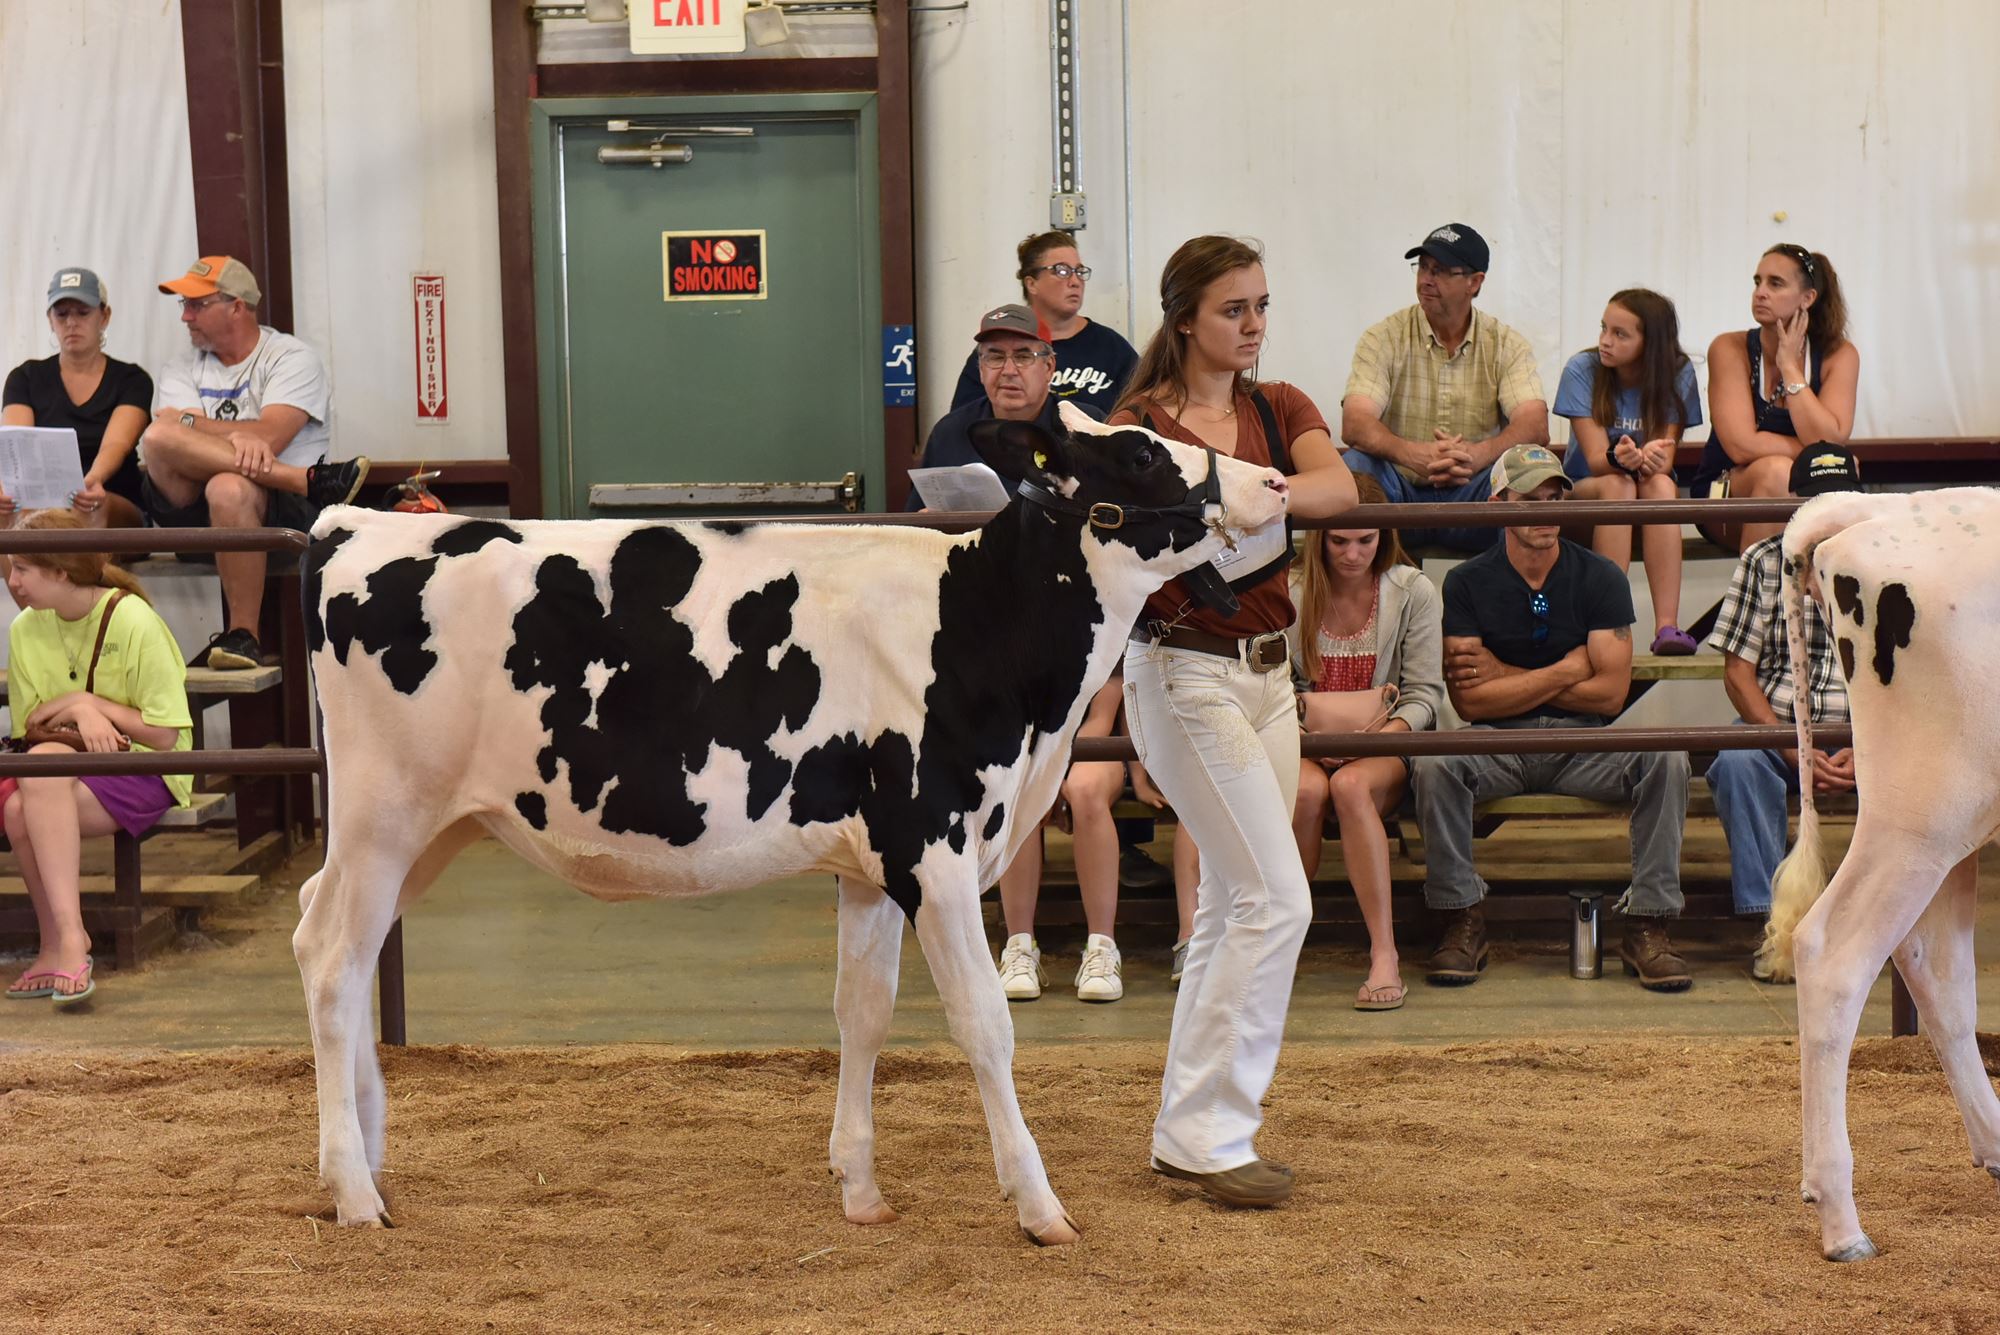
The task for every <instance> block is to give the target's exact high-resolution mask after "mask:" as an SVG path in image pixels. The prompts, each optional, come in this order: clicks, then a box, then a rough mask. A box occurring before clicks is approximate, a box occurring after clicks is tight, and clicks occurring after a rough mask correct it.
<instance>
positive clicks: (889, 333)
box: [882, 324, 917, 408]
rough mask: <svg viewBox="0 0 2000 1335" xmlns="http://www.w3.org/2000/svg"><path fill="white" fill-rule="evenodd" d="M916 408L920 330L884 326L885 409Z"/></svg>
mask: <svg viewBox="0 0 2000 1335" xmlns="http://www.w3.org/2000/svg"><path fill="white" fill-rule="evenodd" d="M916 405H917V327H916V326H915V325H912V324H885V325H883V326H882V406H883V407H885V408H914V407H916Z"/></svg>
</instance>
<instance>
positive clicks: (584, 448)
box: [536, 94, 883, 517]
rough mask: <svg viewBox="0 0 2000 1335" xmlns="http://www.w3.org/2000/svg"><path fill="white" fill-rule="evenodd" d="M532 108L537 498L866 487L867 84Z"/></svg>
mask: <svg viewBox="0 0 2000 1335" xmlns="http://www.w3.org/2000/svg"><path fill="white" fill-rule="evenodd" d="M536 116H537V122H538V124H537V131H538V132H537V134H536V146H537V155H536V157H537V161H536V168H537V189H536V198H537V203H538V210H537V213H538V216H537V219H536V244H537V250H538V255H539V256H540V257H541V260H542V263H541V264H540V265H539V266H538V283H537V287H538V291H537V303H538V306H539V315H540V321H539V324H540V331H541V335H542V339H541V356H540V365H541V379H542V385H541V401H542V405H543V434H542V439H543V442H544V446H543V472H544V481H545V484H546V491H545V494H546V495H547V496H548V498H549V501H548V506H547V509H548V512H549V514H550V515H551V516H554V517H588V516H593V515H606V514H648V513H651V514H659V513H665V512H671V511H675V510H682V509H687V508H690V507H695V508H719V509H727V510H735V511H744V510H763V511H770V512H773V513H786V512H799V511H810V510H824V509H828V508H840V507H841V506H842V505H843V504H845V505H846V508H861V509H867V508H870V503H871V502H872V503H873V505H874V506H875V507H877V508H879V506H880V504H881V499H882V491H883V487H882V479H881V477H880V473H881V459H882V388H881V386H882V373H881V365H880V360H879V357H880V351H881V345H882V344H881V340H882V335H881V320H880V315H879V311H880V308H881V288H880V282H879V277H878V275H879V272H880V229H879V226H878V225H877V222H876V218H877V199H878V193H877V191H878V186H877V181H876V174H875V128H874V98H873V97H872V96H870V95H858V94H857V95H826V94H822V95H810V96H792V97H760V98H671V99H662V98H648V99H620V100H618V101H615V102H614V101H606V102H589V103H577V102H569V101H546V102H542V103H538V104H537V107H536ZM615 121H616V122H627V123H631V124H636V125H639V126H643V127H644V128H643V129H613V128H610V124H611V122H615ZM701 130H711V131H735V132H736V133H707V134H704V133H699V132H698V131H701ZM743 130H748V131H750V133H749V134H747V135H745V134H742V133H741V132H742V131H743ZM655 145H657V146H658V149H659V150H661V152H660V156H662V157H664V158H669V159H672V158H678V157H679V156H681V154H680V149H681V148H682V147H683V146H684V147H685V149H686V152H687V160H685V161H673V160H669V161H665V162H663V163H662V165H659V166H653V165H649V164H648V162H647V161H646V160H645V158H646V157H647V155H649V154H651V153H653V152H654V146H655ZM607 149H608V150H611V152H610V153H609V154H606V153H605V150H607ZM606 157H609V158H610V159H612V160H610V161H607V160H605V158H606ZM635 157H636V158H637V159H638V160H636V161H635V160H633V159H634V158H635ZM620 158H623V159H625V160H624V161H619V160H618V159H620ZM759 234H761V236H760V235H759ZM670 237H677V238H679V239H678V240H676V241H671V242H670V241H669V239H668V238H670ZM718 238H720V240H718ZM690 247H692V248H693V249H692V253H690V249H689V248H690ZM739 248H740V253H738V252H739ZM723 259H728V260H731V261H734V263H732V264H730V265H729V266H728V267H726V268H724V267H716V266H720V265H721V263H722V260H723ZM691 260H692V262H693V263H694V264H696V265H697V269H696V270H690V269H689V268H688V267H686V266H687V265H688V264H689V263H690V261H691ZM756 261H761V262H760V263H758V262H756ZM675 274H678V275H679V276H678V277H677V278H676V277H674V276H673V275H675ZM871 474H873V475H874V476H872V477H871ZM857 502H858V506H857Z"/></svg>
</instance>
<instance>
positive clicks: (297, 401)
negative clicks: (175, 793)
mask: <svg viewBox="0 0 2000 1335" xmlns="http://www.w3.org/2000/svg"><path fill="white" fill-rule="evenodd" d="M160 291H162V292H165V293H167V294H168V295H170V296H176V297H179V298H180V302H181V323H182V324H183V325H185V326H187V331H188V341H189V342H190V343H192V344H193V347H192V348H190V349H189V351H188V352H187V353H186V354H184V355H183V356H181V357H179V358H176V359H175V360H174V361H173V362H171V363H169V364H168V365H167V367H166V368H165V369H164V370H163V371H162V372H161V373H160V383H159V391H158V394H157V396H156V398H155V400H154V405H153V424H152V426H150V427H148V428H147V430H146V436H145V440H144V442H143V444H142V446H141V450H140V454H141V459H142V463H143V465H144V467H145V473H146V475H145V479H144V481H143V483H142V484H141V494H142V495H143V497H144V499H145V502H146V511H147V513H148V514H149V515H150V516H151V517H152V520H153V522H154V523H155V524H158V525H159V526H161V527H162V528H205V527H209V526H211V525H212V526H214V527H217V528H258V527H261V526H264V525H267V524H268V525H271V526H273V527H279V528H296V529H309V528H311V527H312V523H313V520H314V519H316V518H318V516H319V512H320V511H321V510H322V509H323V508H325V507H326V506H329V505H344V504H346V503H347V502H349V501H351V500H353V499H354V494H355V493H356V492H357V491H359V490H360V489H361V482H362V479H363V478H365V477H366V476H367V475H368V460H367V458H366V457H365V456H364V457H358V458H354V459H349V460H346V461H344V462H341V463H328V462H326V453H327V443H328V435H329V433H328V431H327V422H326V419H327V404H328V398H329V393H330V391H329V386H328V383H327V375H326V364H325V363H324V362H322V361H321V360H320V356H319V354H318V353H317V352H314V351H313V350H312V348H310V347H308V346H307V345H306V344H305V343H303V342H301V341H300V340H298V339H296V338H294V337H292V336H291V335H290V334H281V333H279V332H278V331H277V330H275V329H273V328H271V327H270V326H269V325H265V324H260V323H259V322H258V319H257V303H258V302H259V301H260V300H261V299H262V293H261V292H259V290H258V288H257V279H256V276H255V275H253V274H252V273H251V272H250V270H249V268H248V266H246V265H245V264H244V263H243V262H242V261H241V260H235V259H231V258H230V257H229V256H227V255H210V256H206V257H204V258H202V259H199V260H196V261H195V262H194V264H193V265H192V266H191V267H190V268H189V269H188V271H187V272H186V273H185V274H183V275H182V276H181V277H179V278H174V279H169V280H168V281H167V282H164V283H161V284H160ZM264 564H265V557H264V553H262V552H218V553H217V554H216V558H215V569H216V573H217V574H218V575H219V576H221V578H222V599H223V602H224V604H225V605H226V606H227V609H228V616H229V624H228V625H227V626H225V627H224V628H223V629H222V631H221V633H219V634H217V635H216V636H214V637H213V638H211V639H210V640H209V642H208V645H207V647H206V648H205V649H203V650H202V652H201V653H199V654H197V655H196V656H195V665H196V666H200V665H201V664H203V663H206V664H207V666H209V667H212V668H252V667H256V666H258V664H260V663H261V662H262V661H263V651H262V649H261V648H260V647H259V645H258V643H257V629H258V627H257V614H258V610H259V609H260V607H261V606H262V604H263V601H264Z"/></svg>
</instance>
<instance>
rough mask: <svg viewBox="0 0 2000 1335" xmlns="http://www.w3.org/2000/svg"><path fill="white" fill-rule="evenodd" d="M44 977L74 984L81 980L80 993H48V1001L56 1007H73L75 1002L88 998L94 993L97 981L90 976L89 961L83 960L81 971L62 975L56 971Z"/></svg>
mask: <svg viewBox="0 0 2000 1335" xmlns="http://www.w3.org/2000/svg"><path fill="white" fill-rule="evenodd" d="M46 976H47V977H49V978H60V979H63V980H64V981H65V982H71V983H74V982H76V981H77V980H78V979H79V978H80V979H82V980H83V990H82V991H81V992H56V991H53V990H51V991H50V993H49V1000H50V1001H52V1002H54V1003H55V1004H56V1005H58V1006H74V1005H76V1003H77V1002H79V1001H82V1000H83V999H84V998H85V997H87V996H89V995H90V994H91V993H92V992H95V991H96V990H97V980H96V979H95V978H92V977H91V976H90V961H89V960H85V961H84V962H83V967H82V968H81V969H78V970H76V971H75V972H74V973H64V972H62V971H61V970H60V969H58V970H55V971H53V972H51V973H49V974H47V975H46Z"/></svg>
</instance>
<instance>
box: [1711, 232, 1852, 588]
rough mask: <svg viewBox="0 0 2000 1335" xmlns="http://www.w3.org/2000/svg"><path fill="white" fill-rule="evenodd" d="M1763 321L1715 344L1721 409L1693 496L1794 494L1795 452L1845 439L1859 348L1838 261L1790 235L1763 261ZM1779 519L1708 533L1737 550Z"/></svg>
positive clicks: (1772, 529) (1714, 400) (1757, 300)
mask: <svg viewBox="0 0 2000 1335" xmlns="http://www.w3.org/2000/svg"><path fill="white" fill-rule="evenodd" d="M1750 313H1751V315H1752V316H1753V317H1755V319H1756V321H1757V323H1756V325H1755V326H1754V327H1753V328H1751V329H1750V330H1748V331H1747V332H1745V333H1741V334H1722V335H1719V336H1718V337H1717V338H1716V340H1715V342H1713V343H1711V344H1709V347H1708V404H1709V408H1710V409H1711V410H1712V411H1713V412H1714V413H1715V429H1714V431H1712V432H1711V433H1710V434H1709V438H1708V449H1707V451H1706V452H1705V453H1704V454H1703V455H1702V458H1701V467H1700V468H1699V469H1697V470H1696V472H1695V477H1694V481H1693V483H1692V484H1690V487H1689V490H1690V491H1691V493H1692V494H1693V495H1695V496H1702V497H1706V496H1714V495H1727V496H1787V495H1790V494H1791V484H1792V461H1793V460H1795V459H1797V458H1798V457H1799V451H1800V450H1802V449H1804V448H1805V447H1807V446H1808V445H1822V444H1828V443H1831V444H1835V445H1844V444H1846V443H1847V437H1848V434H1849V433H1850V432H1852V431H1853V430H1854V399H1855V386H1856V385H1857V383H1858V382H1859V381H1860V379H1861V354H1860V353H1859V352H1858V351H1856V350H1855V347H1854V345H1853V344H1852V343H1850V342H1848V340H1847V303H1846V302H1845V301H1844V300H1843V299H1842V298H1841V295H1840V276H1839V275H1838V274H1836V273H1835V272H1834V271H1833V261H1831V260H1829V259H1828V258H1827V257H1826V256H1824V255H1822V254H1820V253H1819V252H1818V251H1814V250H1807V249H1806V248H1805V247H1804V246H1795V245H1792V244H1790V243H1789V242H1785V243H1781V244H1779V245H1775V246H1772V247H1771V248H1770V249H1769V250H1767V251H1765V252H1764V257H1763V259H1761V260H1759V261H1758V264H1757V273H1756V276H1755V278H1754V279H1752V287H1751V290H1750ZM1783 527H1784V525H1782V524H1728V525H1715V526H1714V528H1713V529H1712V530H1711V529H1710V528H1709V527H1707V526H1704V527H1703V529H1702V532H1703V533H1705V534H1707V535H1708V536H1709V537H1711V538H1713V539H1714V540H1715V541H1717V542H1719V543H1721V544H1722V545H1723V546H1725V547H1727V548H1729V550H1731V551H1740V550H1742V549H1743V548H1745V547H1748V546H1749V545H1750V544H1751V543H1753V542H1757V541H1759V540H1760V539H1763V538H1768V537H1770V536H1772V535H1773V534H1775V533H1777V532H1778V531H1779V530H1781V529H1782V528H1783Z"/></svg>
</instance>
